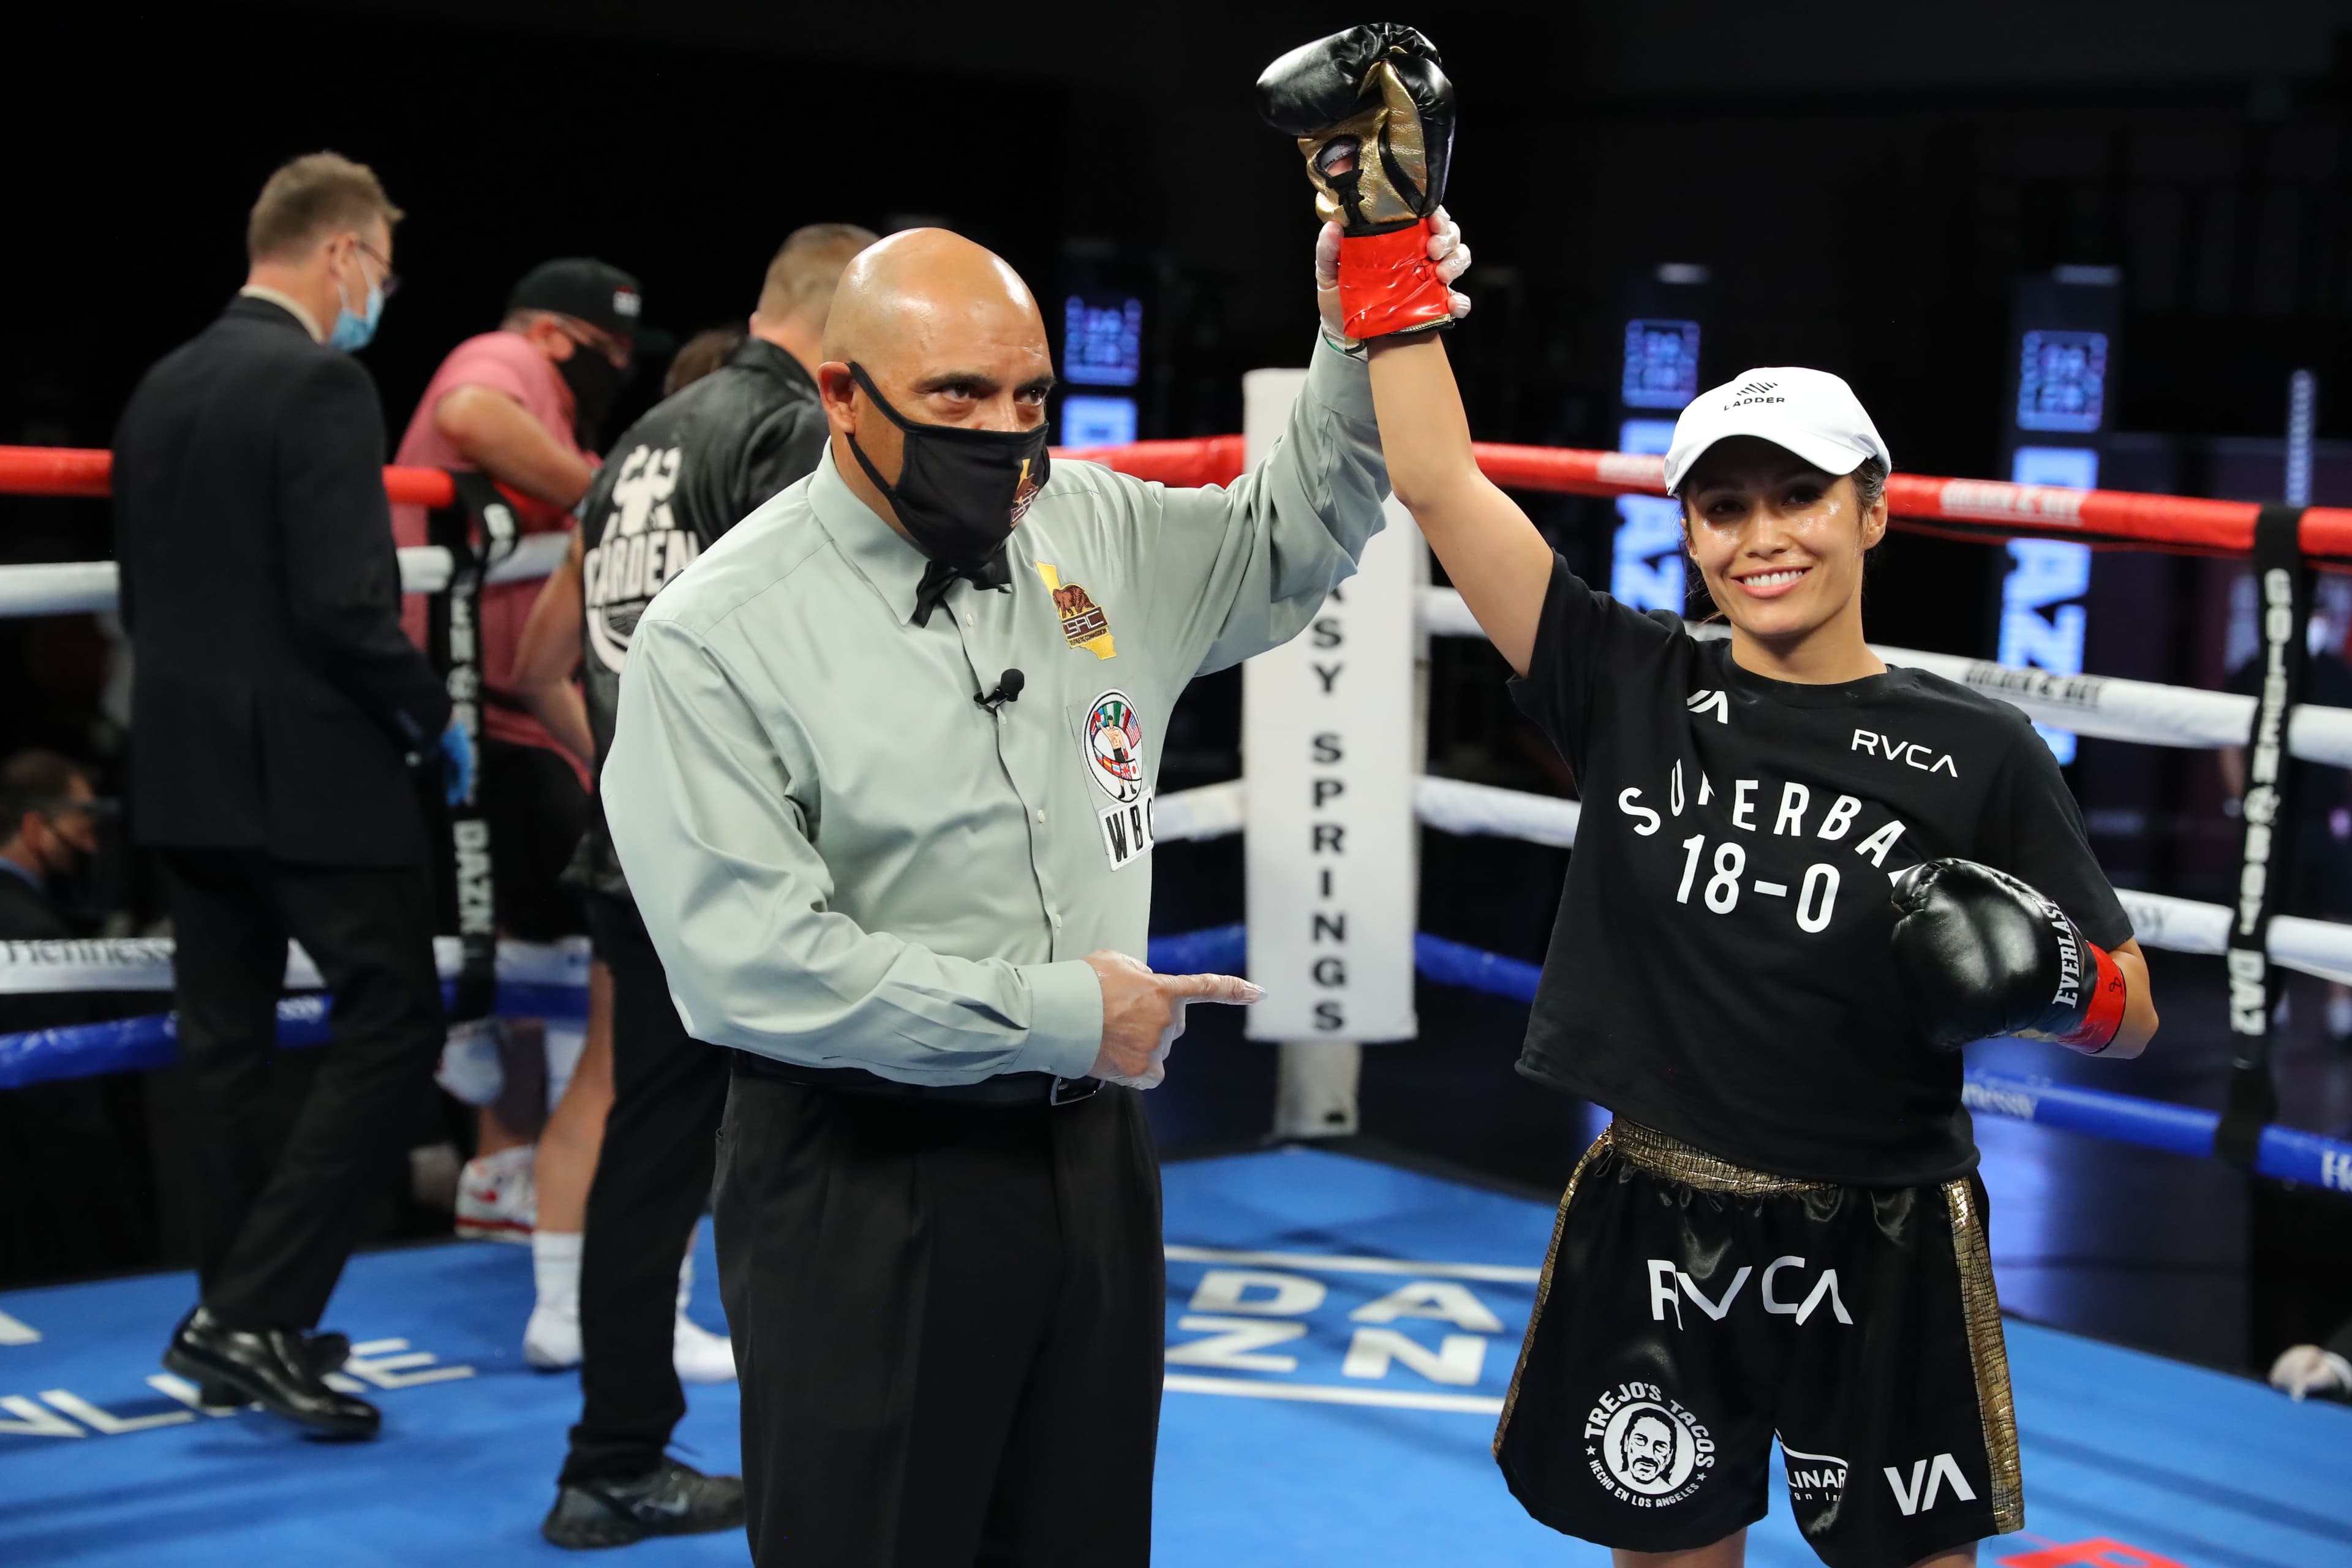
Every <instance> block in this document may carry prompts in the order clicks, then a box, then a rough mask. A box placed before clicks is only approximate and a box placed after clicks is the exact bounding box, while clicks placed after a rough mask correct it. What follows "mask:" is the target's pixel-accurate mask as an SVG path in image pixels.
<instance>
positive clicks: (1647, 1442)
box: [1584, 1383, 1715, 1508]
mask: <svg viewBox="0 0 2352 1568" xmlns="http://www.w3.org/2000/svg"><path fill="white" fill-rule="evenodd" d="M1584 1452H1585V1456H1586V1464H1587V1465H1588V1466H1589V1468H1591V1471H1592V1479H1594V1480H1596V1481H1599V1482H1600V1483H1601V1485H1602V1486H1603V1487H1605V1488H1607V1489H1609V1491H1610V1492H1611V1493H1612V1495H1614V1496H1615V1498H1616V1499H1617V1500H1618V1501H1620V1502H1623V1503H1630V1504H1632V1505H1633V1507H1635V1508H1672V1507H1673V1506H1674V1505H1675V1504H1676V1503H1678V1502H1681V1501H1682V1500H1685V1498H1688V1497H1689V1496H1691V1495H1692V1494H1693V1493H1694V1492H1696V1491H1697V1490H1698V1489H1699V1486H1700V1484H1701V1483H1702V1482H1704V1481H1705V1480H1706V1478H1707V1475H1708V1473H1709V1472H1711V1471H1712V1470H1713V1469H1714V1468H1715V1439H1714V1438H1713V1437H1712V1436H1709V1435H1708V1433H1707V1429H1706V1427H1705V1426H1701V1425H1700V1424H1699V1421H1698V1418H1697V1417H1696V1416H1695V1415H1692V1414H1691V1413H1690V1411H1689V1410H1687V1409H1685V1407H1684V1406H1683V1404H1682V1402H1681V1401H1679V1400H1675V1399H1669V1398H1668V1397H1666V1394H1665V1391H1664V1389H1661V1388H1660V1387H1659V1386H1658V1385H1657V1384H1654V1383H1623V1384H1618V1385H1617V1386H1616V1387H1615V1388H1613V1389H1611V1390H1610V1391H1609V1392H1608V1393H1606V1394H1602V1395H1601V1399H1600V1402H1599V1403H1598V1404H1596V1405H1593V1407H1592V1410H1591V1414H1589V1415H1586V1416H1585V1418H1584Z"/></svg>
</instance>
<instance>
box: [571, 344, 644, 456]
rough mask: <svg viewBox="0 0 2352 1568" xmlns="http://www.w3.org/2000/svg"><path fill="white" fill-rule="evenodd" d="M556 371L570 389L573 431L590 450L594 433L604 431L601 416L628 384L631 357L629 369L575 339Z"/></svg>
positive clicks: (595, 435)
mask: <svg viewBox="0 0 2352 1568" xmlns="http://www.w3.org/2000/svg"><path fill="white" fill-rule="evenodd" d="M555 369H556V374H559V375H561V376H562V377H563V384H564V385H566V386H568V387H570V388H571V389H572V435H573V437H576V438H577V439H578V440H579V442H580V445H581V446H582V447H585V448H586V449H588V450H589V451H592V452H593V451H594V450H595V449H596V447H597V440H596V437H598V435H600V434H601V433H602V432H603V429H604V416H606V415H607V414H610V413H611V412H613V405H614V403H617V402H618V401H620V396H621V391H622V389H623V388H624V387H625V386H627V385H628V384H629V375H630V373H631V372H632V371H634V370H635V369H636V364H635V362H634V361H632V362H631V363H630V365H629V369H628V370H624V369H622V368H621V367H620V366H619V365H616V364H614V363H613V362H612V361H611V360H609V359H606V358H605V357H604V353H603V352H602V351H600V350H597V349H593V348H590V347H589V346H588V345H587V344H586V343H583V342H573V343H572V357H571V358H570V359H567V360H562V361H559V362H558V363H557V364H556V366H555Z"/></svg>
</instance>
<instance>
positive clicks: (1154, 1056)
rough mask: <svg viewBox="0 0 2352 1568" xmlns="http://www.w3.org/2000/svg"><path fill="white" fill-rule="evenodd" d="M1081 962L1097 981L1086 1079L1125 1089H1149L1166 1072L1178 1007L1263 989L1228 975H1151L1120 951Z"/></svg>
mask: <svg viewBox="0 0 2352 1568" xmlns="http://www.w3.org/2000/svg"><path fill="white" fill-rule="evenodd" d="M1087 963H1089V964H1090V965H1092V966H1093V968H1094V972H1095V978H1096V979H1097V980H1098V981H1100V982H1101V983H1102V998H1103V1032H1102V1048H1101V1050H1099V1051H1097V1053H1096V1055H1095V1066H1094V1072H1093V1073H1092V1075H1091V1076H1092V1077H1095V1078H1098V1079H1102V1080H1103V1081H1104V1082H1105V1083H1117V1084H1125V1085H1126V1086H1127V1087H1128V1088H1129V1089H1154V1088H1157V1087H1158V1086H1159V1083H1160V1079H1163V1078H1165V1077H1166V1076H1167V1068H1165V1067H1164V1066H1163V1065H1162V1064H1163V1063H1165V1062H1166V1061H1167V1059H1168V1047H1171V1046H1172V1045H1174V1044H1175V1043H1176V1037H1177V1036H1179V1035H1181V1034H1182V1033H1183V1032H1184V1009H1185V1007H1186V1006H1187V1005H1189V1004H1191V1003H1194V1002H1229V1003H1235V1004H1246V1003H1250V1002H1255V1001H1258V1000H1260V999H1262V998H1263V997H1264V996H1265V992H1264V991H1263V990H1261V989H1259V988H1258V987H1257V986H1255V985H1253V984H1250V983H1249V982H1248V981H1246V980H1244V979H1242V978H1240V977H1239V976H1237V975H1232V974H1154V973H1152V972H1151V968H1150V965H1149V964H1147V963H1143V962H1142V961H1141V960H1139V959H1135V958H1130V957H1129V956H1128V955H1127V954H1126V953H1123V952H1108V951H1105V952H1090V953H1088V954H1087Z"/></svg>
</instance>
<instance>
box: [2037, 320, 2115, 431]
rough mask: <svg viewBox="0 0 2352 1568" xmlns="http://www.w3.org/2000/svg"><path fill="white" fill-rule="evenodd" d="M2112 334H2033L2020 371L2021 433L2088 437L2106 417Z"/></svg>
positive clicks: (2041, 332) (2039, 332)
mask: <svg viewBox="0 0 2352 1568" xmlns="http://www.w3.org/2000/svg"><path fill="white" fill-rule="evenodd" d="M2106 395H2107V334H2106V333H2105V332H2061V331H2031V332H2028V333H2026V334H2025V342H2024V345H2023V347H2022V349H2021V352H2020V354H2019V358H2018V368H2017V427H2018V428H2019V429H2021V430H2063V431H2069V432H2072V433H2074V434H2076V435H2084V436H2087V435H2089V434H2090V433H2091V432H2093V431H2095V430H2096V429H2097V428H2098V427H2099V422H2100V420H2101V419H2102V418H2104V417H2105V413H2106Z"/></svg>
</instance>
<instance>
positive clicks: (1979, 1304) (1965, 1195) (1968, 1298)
mask: <svg viewBox="0 0 2352 1568" xmlns="http://www.w3.org/2000/svg"><path fill="white" fill-rule="evenodd" d="M1944 1205H1945V1207H1946V1208H1948V1209H1949V1210H1950V1211H1951V1216H1952V1255H1953V1259H1954V1261H1955V1262H1957V1263H1958V1265H1959V1273H1960V1310H1961V1311H1962V1313H1963V1315H1964V1316H1965V1317H1966V1319H1967V1321H1968V1329H1969V1364H1970V1366H1971V1367H1973V1368H1974V1369H1975V1372H1976V1382H1977V1414H1978V1415H1979V1418H1980V1419H1981V1420H1982V1421H1983V1423H1984V1447H1985V1466H1986V1468H1987V1469H1989V1470H1990V1472H1991V1475H1992V1496H1991V1498H1990V1503H1991V1505H1992V1528H1993V1533H1994V1534H1996V1535H2007V1534H2009V1533H2010V1532H2011V1531H2017V1530H2023V1529H2024V1528H2025V1482H2024V1477H2023V1473H2022V1470H2021V1467H2020V1465H2019V1463H2018V1458H2017V1405H2016V1404H2015V1402H2014V1401H2013V1400H2012V1399H2011V1397H2010V1392H2009V1348H2008V1346H2007V1345H2006V1344H2005V1343H2004V1342H2003V1341H2002V1338H2001V1331H2000V1297H1999V1296H1998V1295H1997V1294H1996V1293H1995V1292H1994V1289H1993V1282H1992V1247H1991V1245H1990V1242H1989V1241H1988V1239H1987V1237H1986V1235H1985V1216H1984V1209H1983V1207H1982V1205H1979V1203H1978V1202H1977V1195H1976V1189H1975V1188H1974V1187H1973V1186H1972V1185H1971V1184H1969V1181H1968V1179H1967V1178H1966V1177H1962V1178H1961V1179H1960V1180H1958V1181H1957V1182H1946V1183H1945V1184H1944Z"/></svg>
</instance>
